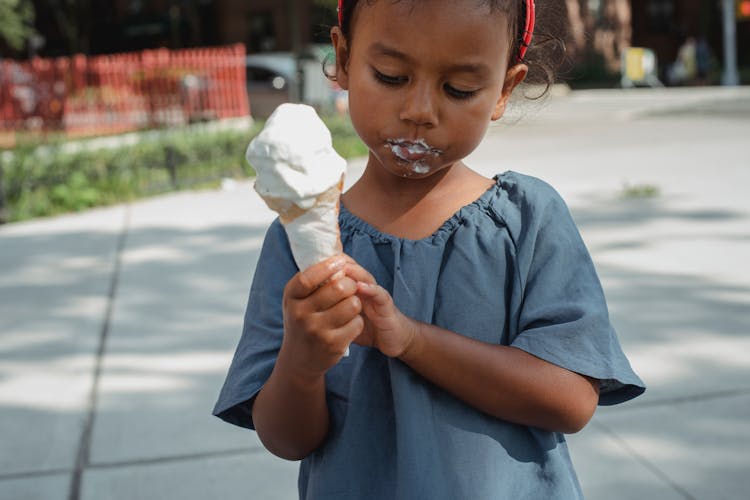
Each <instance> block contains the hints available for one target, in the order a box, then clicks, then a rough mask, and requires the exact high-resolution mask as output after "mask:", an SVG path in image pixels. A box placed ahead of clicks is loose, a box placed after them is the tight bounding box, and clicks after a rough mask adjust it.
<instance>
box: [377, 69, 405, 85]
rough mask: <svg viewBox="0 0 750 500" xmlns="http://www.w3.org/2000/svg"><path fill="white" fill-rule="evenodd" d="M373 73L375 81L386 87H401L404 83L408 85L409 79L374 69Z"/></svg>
mask: <svg viewBox="0 0 750 500" xmlns="http://www.w3.org/2000/svg"><path fill="white" fill-rule="evenodd" d="M373 71H374V72H375V79H376V80H378V81H379V82H380V83H384V84H385V85H392V86H395V85H401V84H402V83H406V82H407V81H408V78H407V77H405V76H391V75H386V74H384V73H381V72H380V71H378V70H376V69H373Z"/></svg>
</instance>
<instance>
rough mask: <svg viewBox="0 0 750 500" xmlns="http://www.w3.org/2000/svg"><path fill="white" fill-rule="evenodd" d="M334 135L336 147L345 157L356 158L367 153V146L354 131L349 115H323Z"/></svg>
mask: <svg viewBox="0 0 750 500" xmlns="http://www.w3.org/2000/svg"><path fill="white" fill-rule="evenodd" d="M323 121H324V122H325V124H326V126H327V127H328V129H329V130H330V131H331V136H333V147H334V149H335V150H336V151H337V152H338V154H340V155H341V156H343V157H344V158H356V157H358V156H366V155H367V146H365V144H364V143H363V142H362V140H361V139H360V138H359V136H358V135H357V133H356V132H355V131H354V127H353V126H352V122H351V121H350V120H349V117H344V116H338V115H332V116H327V117H323Z"/></svg>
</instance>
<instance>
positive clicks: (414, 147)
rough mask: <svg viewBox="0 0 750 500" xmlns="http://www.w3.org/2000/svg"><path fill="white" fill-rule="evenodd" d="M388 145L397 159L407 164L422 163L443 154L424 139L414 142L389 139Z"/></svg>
mask: <svg viewBox="0 0 750 500" xmlns="http://www.w3.org/2000/svg"><path fill="white" fill-rule="evenodd" d="M386 143H387V144H388V147H390V148H391V151H392V152H393V154H394V156H396V158H398V159H399V160H401V161H404V162H407V163H421V162H423V161H424V160H426V159H428V158H430V157H434V156H439V155H441V154H443V152H442V151H441V150H439V149H436V148H433V147H431V146H430V145H429V144H427V142H426V141H425V140H424V139H416V140H414V141H411V140H407V139H388V140H387V141H386Z"/></svg>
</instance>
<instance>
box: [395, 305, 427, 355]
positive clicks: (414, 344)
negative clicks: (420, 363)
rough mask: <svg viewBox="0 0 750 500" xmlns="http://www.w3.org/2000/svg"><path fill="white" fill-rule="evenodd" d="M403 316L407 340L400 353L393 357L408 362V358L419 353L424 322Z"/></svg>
mask: <svg viewBox="0 0 750 500" xmlns="http://www.w3.org/2000/svg"><path fill="white" fill-rule="evenodd" d="M404 317H405V318H406V326H405V330H406V332H407V338H408V340H407V341H406V343H405V345H404V349H403V350H402V351H401V353H400V354H399V355H397V356H395V357H396V358H398V359H400V360H401V361H403V362H405V363H409V361H410V360H412V359H414V358H416V357H417V356H418V355H419V350H420V349H421V343H422V342H421V341H422V336H423V334H424V329H423V326H424V324H423V323H421V322H419V321H417V320H414V319H411V318H408V317H406V316H404Z"/></svg>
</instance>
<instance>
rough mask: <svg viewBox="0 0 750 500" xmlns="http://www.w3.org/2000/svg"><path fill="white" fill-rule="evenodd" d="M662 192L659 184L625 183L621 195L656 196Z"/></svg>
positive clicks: (631, 196)
mask: <svg viewBox="0 0 750 500" xmlns="http://www.w3.org/2000/svg"><path fill="white" fill-rule="evenodd" d="M660 194H661V190H660V189H659V186H654V185H653V184H628V183H627V182H626V183H624V184H623V186H622V191H621V193H620V196H621V197H622V198H625V199H646V198H656V197H657V196H659V195H660Z"/></svg>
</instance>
